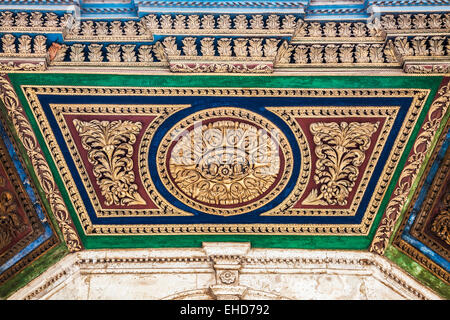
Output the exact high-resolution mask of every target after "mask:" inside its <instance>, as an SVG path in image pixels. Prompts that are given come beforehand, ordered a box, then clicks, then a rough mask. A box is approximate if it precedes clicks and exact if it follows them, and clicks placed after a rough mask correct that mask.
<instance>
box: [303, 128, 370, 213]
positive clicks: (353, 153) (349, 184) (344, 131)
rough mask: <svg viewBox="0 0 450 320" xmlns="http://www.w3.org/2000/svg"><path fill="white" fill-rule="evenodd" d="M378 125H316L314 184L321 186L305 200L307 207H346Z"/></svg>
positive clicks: (314, 129)
mask: <svg viewBox="0 0 450 320" xmlns="http://www.w3.org/2000/svg"><path fill="white" fill-rule="evenodd" d="M378 126H379V123H378V122H376V123H370V122H364V123H359V122H350V123H347V122H341V123H336V122H331V123H324V122H318V123H313V124H311V126H310V130H311V132H312V134H313V135H314V143H315V144H316V148H315V153H316V156H317V158H318V159H317V161H316V167H317V170H316V173H315V175H314V181H315V183H316V184H318V185H320V187H319V190H317V189H313V190H312V191H311V192H310V194H309V195H308V196H307V197H306V198H305V200H304V201H303V204H307V205H341V206H344V205H346V204H347V197H348V195H349V194H350V192H351V190H352V188H353V187H354V185H355V181H356V179H357V177H358V175H359V169H358V167H359V166H360V165H361V164H362V163H363V162H364V159H365V151H366V150H367V149H369V146H370V141H371V136H372V135H373V133H374V132H375V131H376V130H377V129H378Z"/></svg>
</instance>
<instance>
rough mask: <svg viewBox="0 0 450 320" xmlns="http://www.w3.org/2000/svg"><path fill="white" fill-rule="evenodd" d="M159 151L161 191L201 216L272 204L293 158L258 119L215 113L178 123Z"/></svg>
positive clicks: (245, 114)
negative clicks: (170, 194) (166, 191)
mask: <svg viewBox="0 0 450 320" xmlns="http://www.w3.org/2000/svg"><path fill="white" fill-rule="evenodd" d="M163 141H164V143H162V144H161V146H160V148H159V150H158V157H157V159H159V160H160V161H158V168H159V172H160V173H162V174H161V177H162V181H163V183H164V184H165V187H166V188H167V189H168V190H169V191H170V192H171V193H172V194H173V195H174V196H176V197H177V199H179V200H180V201H181V202H183V203H184V204H186V205H188V206H190V207H192V208H194V209H197V210H200V211H202V212H205V213H210V214H217V215H236V214H242V213H246V212H249V211H251V210H254V209H257V208H259V207H261V206H263V205H265V204H266V203H268V202H270V201H271V200H272V199H274V198H275V197H276V196H277V195H278V194H279V192H280V191H281V190H282V188H283V187H284V186H285V185H286V183H287V181H288V179H289V177H290V174H291V172H290V171H289V170H287V169H286V168H289V169H290V168H292V165H291V164H292V152H291V150H290V148H289V145H288V143H287V140H286V138H285V137H284V135H283V134H282V133H281V132H280V130H279V129H277V128H276V127H275V126H274V125H273V124H272V123H271V122H269V121H268V120H266V119H265V118H263V117H261V116H260V115H258V114H256V113H253V112H250V111H247V110H244V109H238V108H214V109H208V110H204V111H201V112H198V113H195V114H193V115H191V116H190V117H188V118H187V119H184V120H183V121H181V122H179V123H178V124H177V125H176V126H175V127H174V128H172V130H170V131H169V132H168V133H167V134H166V136H165V137H164V139H163Z"/></svg>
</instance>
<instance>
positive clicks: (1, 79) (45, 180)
mask: <svg viewBox="0 0 450 320" xmlns="http://www.w3.org/2000/svg"><path fill="white" fill-rule="evenodd" d="M0 88H1V90H0V98H1V99H2V101H3V103H4V105H5V107H6V110H7V111H8V115H9V117H10V118H11V120H12V123H13V125H14V127H15V129H16V132H17V134H18V135H19V138H20V141H21V142H22V144H23V146H24V148H25V150H26V152H27V155H28V157H29V158H30V160H31V164H32V166H33V168H34V170H35V172H36V175H37V177H38V180H39V183H40V185H41V187H42V189H43V191H44V193H45V194H46V197H47V200H48V201H49V203H50V207H51V209H52V212H53V214H54V216H55V218H56V220H57V222H58V225H59V227H60V229H61V231H62V234H63V237H64V240H65V242H66V244H67V246H68V249H69V250H70V251H72V252H73V251H79V250H81V247H82V245H81V241H80V239H79V238H78V234H77V233H76V231H75V229H74V227H73V224H72V221H71V219H70V215H69V213H68V211H67V208H66V205H65V203H64V201H63V199H62V196H61V194H60V193H59V191H58V189H57V187H56V183H55V181H54V179H53V174H52V171H51V170H50V168H49V166H48V163H47V161H46V160H45V157H44V155H43V153H42V150H41V148H40V146H39V144H38V142H37V139H36V136H35V135H34V133H33V129H32V128H31V124H30V122H29V121H28V119H27V117H26V116H25V115H24V110H23V108H22V106H21V105H20V102H19V98H18V97H17V95H16V93H15V91H14V89H13V87H12V86H11V84H10V82H9V80H8V78H7V76H6V75H1V76H0Z"/></svg>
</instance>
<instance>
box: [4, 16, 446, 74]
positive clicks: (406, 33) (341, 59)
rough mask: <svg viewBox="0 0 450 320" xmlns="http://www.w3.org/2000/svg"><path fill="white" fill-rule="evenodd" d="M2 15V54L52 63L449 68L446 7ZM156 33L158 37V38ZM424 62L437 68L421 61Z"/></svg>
mask: <svg viewBox="0 0 450 320" xmlns="http://www.w3.org/2000/svg"><path fill="white" fill-rule="evenodd" d="M0 15H1V17H2V19H0V36H1V50H0V56H3V57H6V56H10V57H16V56H19V57H33V56H39V57H41V56H43V57H48V62H49V65H60V66H61V65H66V66H71V65H79V64H80V63H95V64H96V65H97V64H98V63H101V64H100V66H102V65H108V64H113V65H119V64H123V65H127V66H133V65H136V66H140V65H146V66H157V67H167V66H168V67H169V70H170V71H177V72H179V71H181V70H183V72H272V70H273V66H274V65H275V66H276V68H289V69H299V68H304V67H330V68H335V67H338V68H342V67H345V68H352V67H374V68H397V69H398V70H401V68H403V71H405V72H408V73H412V72H414V73H430V72H432V73H446V72H447V71H446V70H447V69H446V67H445V65H446V63H447V62H448V61H447V60H448V56H449V53H450V41H449V33H450V28H449V21H450V17H449V14H428V15H426V14H413V15H407V14H401V15H384V16H381V17H380V18H377V19H375V20H374V21H372V22H369V23H364V22H318V21H303V20H302V19H300V18H298V17H296V16H293V15H269V16H263V15H257V14H255V15H251V16H250V15H242V14H241V15H225V14H224V15H218V16H214V15H208V14H204V15H195V14H194V15H168V14H165V15H160V16H157V15H147V16H145V17H142V18H141V19H140V20H128V21H101V20H98V21H97V20H82V21H75V20H74V19H73V17H72V15H70V14H65V15H63V16H58V15H56V14H55V13H40V12H31V13H27V12H16V13H13V12H9V11H5V12H1V13H0ZM52 28H53V29H52ZM5 30H7V31H8V32H5V33H4V34H3V35H1V33H2V31H5ZM393 31H395V32H393ZM50 32H54V33H61V34H62V39H63V40H62V41H61V40H57V41H56V42H54V43H52V44H48V43H47V37H46V35H43V34H39V33H50ZM36 33H37V34H36ZM153 34H155V35H162V38H160V39H158V40H157V41H156V42H155V41H154V39H153ZM279 36H286V37H290V38H285V39H280V38H279ZM436 60H437V61H436ZM206 61H208V63H206ZM411 61H413V62H414V63H415V64H416V65H415V66H412V65H411V64H410V63H409V62H411ZM234 62H238V64H235V63H234ZM407 62H408V65H406V63H407ZM427 64H429V65H433V66H434V67H424V65H427ZM227 70H229V71H227Z"/></svg>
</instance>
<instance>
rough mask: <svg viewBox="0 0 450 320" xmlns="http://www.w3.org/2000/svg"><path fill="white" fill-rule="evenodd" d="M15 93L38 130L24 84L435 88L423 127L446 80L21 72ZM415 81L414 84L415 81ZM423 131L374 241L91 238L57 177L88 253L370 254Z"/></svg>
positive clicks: (351, 238) (342, 238) (263, 237)
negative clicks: (208, 247)
mask: <svg viewBox="0 0 450 320" xmlns="http://www.w3.org/2000/svg"><path fill="white" fill-rule="evenodd" d="M9 76H10V79H11V81H12V83H13V86H14V88H15V91H16V92H17V94H18V96H19V99H20V101H21V103H22V105H23V107H24V108H25V110H26V113H27V116H28V117H29V119H30V122H31V124H32V126H33V128H34V129H36V122H35V120H34V119H33V115H32V112H31V110H30V108H29V106H28V103H27V101H26V99H25V96H24V94H23V92H22V90H21V88H20V85H49V86H51V85H55V86H56V85H59V86H75V85H76V86H90V87H93V86H111V87H241V88H252V87H261V88H263V87H265V88H271V87H273V88H386V89H391V88H394V89H395V88H423V89H431V93H430V96H429V98H428V101H427V103H426V105H425V108H424V109H423V111H422V113H421V114H420V116H419V119H418V123H419V124H421V123H422V122H423V120H424V118H425V116H426V113H427V111H428V109H429V107H430V105H431V101H432V99H433V97H434V95H435V94H436V91H437V89H438V87H439V84H440V83H441V81H442V77H441V76H429V77H417V76H415V77H407V76H405V77H382V76H374V77H362V76H347V77H345V76H314V77H310V76H301V77H299V76H271V77H262V76H192V75H189V76H182V75H178V76H156V75H109V74H60V73H58V74H50V73H43V74H36V73H15V74H10V75H9ZM411 80H414V81H411ZM419 129H420V125H417V126H416V127H415V129H414V130H413V132H412V134H411V138H410V140H409V141H408V143H407V146H406V148H405V151H404V153H403V155H402V157H401V159H400V161H399V164H398V166H397V168H396V171H395V172H394V177H393V179H392V181H391V183H390V185H389V187H388V190H387V192H386V195H385V197H384V199H383V201H382V203H381V206H380V210H379V212H378V213H377V216H376V218H375V219H374V223H373V225H372V228H371V230H370V233H369V235H368V236H266V235H255V236H250V235H242V236H234V235H230V236H225V235H211V236H208V235H198V236H197V235H193V236H186V235H183V236H181V235H180V236H174V235H164V236H161V235H159V236H86V235H85V234H84V232H83V230H82V228H81V225H80V223H79V221H78V219H77V217H76V214H75V212H74V209H73V207H72V206H70V201H67V200H68V195H67V192H66V190H65V189H64V185H63V183H62V180H61V179H60V177H59V176H58V175H55V181H56V183H57V184H58V187H59V190H60V191H61V194H62V196H63V198H64V199H65V201H66V203H67V204H69V206H68V210H69V212H70V214H71V216H72V219H73V220H74V223H75V225H76V227H77V230H78V232H79V234H80V237H81V238H82V241H83V244H84V245H85V247H86V249H99V248H129V247H131V248H157V247H160V248H163V247H200V246H201V243H202V242H204V241H237V242H240V241H245V242H247V241H248V242H251V244H252V247H255V248H258V247H259V248H261V247H266V248H303V249H319V248H320V249H352V250H355V249H357V250H365V249H367V248H368V247H369V245H370V243H371V241H372V238H373V235H374V234H375V232H376V227H377V225H378V223H379V221H380V219H381V216H382V212H383V210H384V208H385V207H386V205H387V201H388V200H389V196H390V194H391V193H392V190H393V188H394V187H395V181H396V179H397V178H398V176H399V175H400V172H401V168H402V167H403V165H404V163H405V161H406V157H407V155H408V154H409V152H410V149H411V147H412V144H413V142H414V140H415V138H416V136H417V133H418V131H419ZM35 133H36V136H37V139H38V141H39V143H40V144H41V148H42V150H43V152H44V154H46V155H47V159H48V160H49V165H50V168H51V170H52V171H53V172H58V171H57V169H56V166H55V164H54V163H53V161H52V159H51V157H49V156H48V155H49V151H48V149H47V147H46V145H45V142H44V140H43V137H42V135H41V133H40V131H39V130H35Z"/></svg>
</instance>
